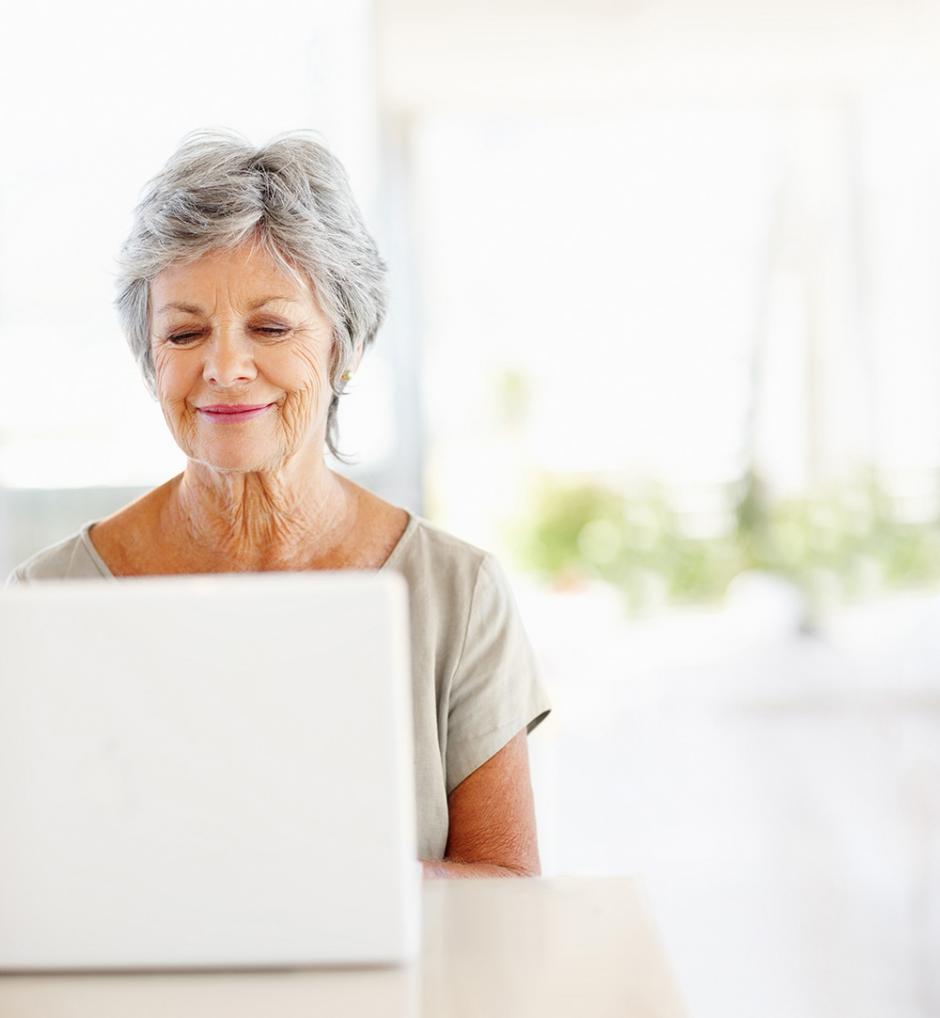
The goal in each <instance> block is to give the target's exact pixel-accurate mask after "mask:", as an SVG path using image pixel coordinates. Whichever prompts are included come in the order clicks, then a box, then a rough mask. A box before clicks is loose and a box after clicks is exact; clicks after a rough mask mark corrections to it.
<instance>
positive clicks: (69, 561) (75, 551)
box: [7, 521, 108, 584]
mask: <svg viewBox="0 0 940 1018" xmlns="http://www.w3.org/2000/svg"><path fill="white" fill-rule="evenodd" d="M93 525H94V521H92V522H90V523H86V524H85V525H84V526H83V527H82V528H81V529H80V530H78V531H76V533H74V534H70V535H69V536H68V537H64V538H63V539H62V540H61V541H57V542H56V543H55V544H50V545H48V546H47V547H45V548H41V549H40V550H39V551H37V552H36V553H35V554H33V555H31V556H30V557H29V558H28V559H26V560H25V561H23V562H21V563H20V564H19V565H18V566H17V567H16V568H15V569H14V570H13V572H12V573H11V574H10V576H9V577H8V578H7V583H8V584H14V583H31V582H32V581H34V580H65V579H69V580H76V579H100V578H104V577H107V575H108V571H107V567H106V566H104V563H103V562H101V561H100V560H99V558H98V556H97V555H96V554H95V551H94V547H93V545H92V544H91V541H90V540H89V537H88V531H89V529H90V528H91V527H92V526H93Z"/></svg>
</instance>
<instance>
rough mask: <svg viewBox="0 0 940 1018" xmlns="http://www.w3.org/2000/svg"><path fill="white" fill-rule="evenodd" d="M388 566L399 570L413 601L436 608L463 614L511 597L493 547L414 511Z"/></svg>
mask: <svg viewBox="0 0 940 1018" xmlns="http://www.w3.org/2000/svg"><path fill="white" fill-rule="evenodd" d="M386 566H388V567H389V568H392V569H395V570H397V571H398V572H400V573H402V575H403V576H404V577H405V579H406V580H407V581H408V586H409V589H410V592H411V597H412V602H413V603H415V604H416V606H418V607H419V608H421V607H423V608H424V609H425V610H428V609H430V610H432V611H434V612H435V613H441V612H443V613H444V614H446V615H448V616H456V617H457V618H460V617H465V616H466V615H467V613H468V612H469V611H470V610H471V607H474V608H475V610H483V611H484V612H486V611H489V610H490V609H491V608H492V607H493V602H504V601H511V600H512V597H513V595H512V593H511V587H510V581H509V578H508V576H507V574H506V572H505V571H504V569H503V567H502V565H501V563H500V561H499V559H498V558H497V556H496V555H495V554H493V552H491V551H487V550H486V549H485V548H481V547H479V546H477V545H476V544H473V543H472V542H470V541H468V540H465V539H463V538H461V537H458V536H457V535H456V534H453V533H451V532H450V531H448V530H445V529H443V528H442V527H440V526H437V525H436V524H434V523H431V522H430V521H429V520H427V519H425V518H424V517H421V516H412V520H411V522H410V523H409V526H408V528H407V529H406V531H405V534H404V536H403V538H402V540H401V541H400V542H399V545H398V546H397V547H396V549H395V552H394V553H393V554H392V556H391V558H390V559H389V561H388V562H387V563H386Z"/></svg>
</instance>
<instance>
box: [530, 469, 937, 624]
mask: <svg viewBox="0 0 940 1018" xmlns="http://www.w3.org/2000/svg"><path fill="white" fill-rule="evenodd" d="M718 496H719V499H718V500H719V502H723V504H724V505H725V506H726V507H727V512H726V513H725V516H724V519H725V521H726V522H725V525H724V526H722V525H720V523H719V525H718V526H717V528H716V527H715V526H714V525H713V526H712V530H713V531H716V530H717V532H715V533H712V534H711V535H710V536H696V534H695V530H696V526H695V518H694V517H695V513H690V512H689V511H688V509H687V508H686V509H685V510H684V511H683V512H680V511H678V510H677V508H676V505H675V500H674V499H671V498H670V496H669V493H668V492H667V491H666V490H665V489H664V488H663V487H661V486H656V485H648V486H646V487H645V488H643V489H638V490H634V491H632V492H621V491H618V490H616V489H615V488H614V487H612V486H609V485H604V484H600V483H581V484H571V483H570V482H569V483H565V482H563V481H555V480H552V479H550V478H542V479H541V481H540V482H539V484H538V487H537V490H536V491H535V493H534V496H533V500H532V502H531V504H530V505H531V508H530V513H529V514H528V518H527V520H526V522H525V525H524V526H521V525H520V526H519V527H517V528H516V530H515V532H514V534H513V535H512V536H511V542H512V545H513V548H514V550H515V552H516V554H517V557H518V560H519V563H520V565H521V566H523V567H524V568H528V569H530V570H533V571H535V572H536V573H538V574H539V575H541V576H543V577H544V578H546V579H547V580H549V581H550V582H551V583H552V584H553V585H555V586H556V587H570V586H579V585H581V584H583V583H584V582H585V581H587V580H598V579H599V580H602V581H604V582H606V583H609V584H611V585H613V586H614V587H616V588H617V589H618V590H620V591H621V592H622V593H623V595H624V597H625V598H626V601H627V605H628V607H629V608H630V609H631V610H632V611H633V612H634V613H638V612H642V611H645V610H649V609H650V608H652V607H655V606H656V605H657V604H661V603H664V602H667V601H668V602H674V603H675V602H679V603H682V602H685V603H689V602H700V603H701V602H709V601H715V600H718V599H720V598H721V597H722V596H723V595H724V593H725V591H726V590H727V587H728V584H729V583H730V582H731V580H732V579H733V578H734V577H735V576H737V575H738V574H739V573H742V572H744V571H746V570H761V571H765V572H770V573H774V574H777V575H779V576H783V577H785V578H787V579H788V580H790V581H791V582H792V583H794V584H795V585H796V586H797V587H798V588H800V589H801V590H802V591H803V592H804V593H805V595H806V597H807V600H808V603H809V604H810V605H811V606H812V604H813V603H814V602H816V601H818V600H819V598H820V597H822V596H825V597H828V598H830V599H831V598H832V597H836V598H838V599H843V600H851V599H857V598H859V597H862V596H864V595H866V594H868V593H871V592H872V591H874V590H878V589H883V588H885V587H902V586H913V585H921V584H933V583H936V582H937V581H938V580H940V527H938V526H937V525H936V524H935V523H924V522H918V523H910V522H905V521H904V520H903V519H901V518H899V517H898V514H897V513H896V512H895V511H894V510H893V503H892V500H891V499H890V497H889V496H888V495H887V494H886V493H885V492H884V491H883V490H882V489H881V488H880V487H879V486H878V484H877V483H876V482H875V481H874V480H873V479H871V478H863V479H861V480H860V481H859V482H858V483H856V484H852V485H846V486H844V487H842V488H838V489H833V490H830V491H826V492H821V493H819V494H817V495H816V496H814V497H812V498H808V497H807V498H802V499H792V500H785V501H784V500H781V501H777V502H774V503H770V502H769V501H768V500H767V498H766V497H765V496H764V494H763V493H762V489H761V485H760V483H759V481H758V480H757V479H756V478H754V477H751V478H748V479H747V480H746V481H745V482H744V483H742V484H738V485H729V486H728V487H727V488H726V489H725V490H723V491H722V492H719V493H718ZM712 501H714V500H712ZM712 516H714V513H712ZM720 516H721V514H719V517H720ZM698 529H699V530H701V527H699V528H698Z"/></svg>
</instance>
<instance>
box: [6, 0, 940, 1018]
mask: <svg viewBox="0 0 940 1018" xmlns="http://www.w3.org/2000/svg"><path fill="white" fill-rule="evenodd" d="M116 10H117V9H116ZM264 10H265V15H264V27H263V31H260V32H259V30H258V27H257V8H256V6H255V5H251V4H247V3H243V2H241V0H236V2H234V3H232V4H230V5H229V6H228V8H227V13H226V14H225V16H224V17H220V15H219V13H218V11H216V10H213V9H209V8H205V9H203V8H201V7H200V6H198V5H196V6H194V5H191V4H182V3H180V2H179V0H167V2H166V3H164V4H162V5H161V6H160V8H159V11H157V12H155V11H153V9H151V10H150V11H149V13H148V14H147V15H146V17H145V16H144V13H143V12H142V11H141V12H138V13H136V14H134V15H133V16H131V15H129V14H126V11H125V8H121V9H120V16H115V17H112V16H107V17H102V18H101V20H100V22H98V23H97V24H96V28H95V30H94V31H87V30H86V19H87V17H88V12H87V11H86V10H85V8H84V7H82V6H75V7H73V8H68V9H66V8H63V9H62V10H61V11H60V12H59V13H58V15H57V18H56V22H55V24H54V25H50V24H48V23H47V22H48V15H47V14H46V13H45V12H44V10H43V9H42V8H40V7H35V8H31V9H24V10H22V11H21V12H20V15H19V17H20V21H21V25H20V29H19V34H20V35H22V37H23V38H25V39H29V40H33V39H37V38H40V37H41V39H42V53H43V56H44V61H43V62H38V61H37V60H36V53H37V52H38V50H37V49H36V47H35V46H34V45H33V43H32V42H30V43H29V44H28V45H26V46H22V47H20V46H16V45H14V44H13V40H12V37H8V38H7V39H6V41H5V43H4V44H3V49H4V58H3V60H2V61H0V83H2V88H3V93H4V95H5V96H6V97H7V102H6V104H5V109H4V117H3V131H2V134H0V146H2V160H0V352H2V363H3V371H2V372H0V567H2V572H3V575H6V573H8V572H9V570H10V569H12V568H13V566H14V565H15V564H16V563H17V562H20V561H22V560H23V559H24V558H25V557H26V556H28V555H29V554H31V553H32V552H34V551H35V550H37V549H39V548H41V547H43V546H45V545H47V544H49V543H51V542H52V541H55V540H56V539H58V538H59V537H61V536H62V535H64V534H66V533H69V532H71V531H73V530H75V529H76V528H77V527H79V526H80V525H81V524H82V523H84V522H86V521H88V520H91V519H97V518H99V517H101V516H103V515H105V514H107V513H109V512H110V511H112V510H113V509H114V508H116V507H117V506H119V505H122V504H124V503H125V502H127V501H128V500H129V498H131V497H132V496H134V495H135V494H137V493H139V492H140V491H142V490H144V489H146V488H149V487H152V486H154V485H156V484H159V483H161V482H162V481H164V480H166V479H167V478H169V477H171V476H172V475H174V474H176V473H178V472H179V470H180V469H181V466H182V462H181V454H180V452H179V450H178V449H177V447H176V446H175V445H174V444H173V441H172V439H171V437H170V435H169V434H168V433H167V431H166V428H165V427H164V423H163V420H162V418H161V416H160V411H159V408H158V406H157V405H156V403H155V402H154V401H153V400H152V399H151V398H150V397H149V396H148V395H147V393H146V392H145V390H144V387H143V385H142V383H141V380H140V378H139V373H138V370H137V367H136V365H135V364H134V363H133V361H132V359H131V356H130V355H129V353H128V351H127V349H126V346H125V344H124V341H123V339H122V337H121V335H120V333H119V330H118V326H117V323H116V320H115V316H114V311H113V308H112V300H113V277H114V256H115V252H116V248H117V245H118V244H119V242H120V240H121V239H122V237H123V236H124V233H125V232H126V229H127V223H128V216H129V213H130V209H131V208H132V207H133V204H134V202H135V200H136V198H137V193H138V190H139V188H140V185H141V182H142V181H144V180H146V179H147V178H148V177H150V176H151V175H152V174H153V173H154V172H156V170H157V169H158V168H159V166H160V164H161V163H162V161H163V159H164V158H165V156H166V154H167V153H168V152H169V151H170V150H171V149H172V148H173V146H174V145H175V144H176V143H177V142H178V141H179V139H180V137H181V136H182V135H183V134H184V133H185V132H186V131H187V130H190V129H192V128H194V127H201V126H219V127H231V128H234V129H236V130H238V131H240V132H242V133H243V134H244V135H246V136H247V137H248V138H249V139H251V140H253V141H256V142H259V143H260V142H263V141H266V140H267V139H269V138H270V137H272V136H273V135H275V134H277V133H278V132H281V131H287V130H291V129H293V128H297V127H305V128H314V129H316V130H317V131H318V132H319V133H320V134H321V135H322V137H323V138H324V140H325V141H326V143H327V144H328V145H329V146H330V147H331V148H332V149H333V151H335V152H336V153H337V155H338V156H339V157H340V158H341V159H342V161H343V162H344V164H345V166H346V168H347V170H348V172H349V175H350V179H351V181H352V185H353V189H354V191H355V193H356V194H357V196H358V198H359V200H360V201H361V203H362V206H363V211H364V214H365V218H366V221H367V223H368V224H369V225H370V228H371V229H372V231H373V233H374V235H375V237H376V240H377V243H378V246H379V249H380V251H381V252H382V254H383V257H384V258H385V259H386V261H387V262H388V264H389V266H390V270H391V277H390V278H391V295H392V304H391V311H390V315H389V318H388V321H387V323H386V324H385V326H384V327H383V329H382V331H381V333H380V335H379V337H378V339H377V341H376V343H375V347H374V349H372V350H370V351H369V353H368V354H367V356H366V358H365V360H364V362H363V367H362V369H361V371H360V372H359V373H358V375H357V377H356V381H355V386H354V389H353V391H352V393H351V395H350V396H349V397H347V399H346V401H345V402H344V404H343V407H342V411H341V416H340V444H341V447H342V450H343V452H344V453H345V454H346V456H347V457H348V459H349V461H350V462H349V463H348V464H345V463H337V464H335V466H336V469H337V470H340V471H344V472H347V473H348V474H349V476H351V477H353V478H356V479H359V480H361V481H362V483H368V484H369V485H370V486H371V487H372V488H373V489H374V490H376V491H377V492H379V493H380V494H382V495H383V497H385V498H387V499H389V500H391V501H394V502H396V503H398V504H400V505H403V506H405V507H407V508H408V509H410V510H411V511H413V512H415V513H419V514H421V515H423V516H425V517H426V518H427V519H429V520H431V521H432V522H434V523H437V524H439V525H440V526H442V527H446V528H447V529H449V530H451V531H452V532H454V533H459V534H460V535H462V536H463V537H464V538H465V539H467V540H469V541H472V542H473V543H475V544H477V545H479V546H481V547H484V548H487V549H491V550H493V551H494V552H495V553H497V554H498V555H499V557H500V559H501V561H503V562H504V563H505V564H506V568H507V571H508V572H509V574H510V576H511V579H512V583H513V589H514V591H515V594H516V597H517V600H518V603H519V607H520V610H521V613H522V616H523V618H524V620H525V624H526V628H527V630H528V633H529V636H530V638H531V641H532V644H533V646H534V648H535V651H536V655H537V657H538V661H539V665H540V667H541V670H542V673H543V675H544V678H545V681H546V683H547V685H548V688H549V690H550V693H551V696H552V700H553V704H554V711H553V714H552V716H551V718H550V719H549V720H548V721H547V722H546V724H545V725H544V726H543V727H542V728H541V729H540V730H539V731H538V732H536V733H534V734H533V736H532V738H531V739H530V745H529V752H530V756H531V760H532V768H533V784H534V788H535V795H536V805H537V816H538V825H539V839H540V847H541V855H542V867H543V872H544V873H545V875H547V876H552V875H558V874H586V875H587V874H590V875H602V874H621V873H629V874H636V875H638V876H639V877H640V878H641V879H642V882H643V886H644V887H645V889H646V893H647V894H648V896H649V900H650V901H651V902H652V906H653V913H654V915H655V916H656V920H657V924H658V927H659V931H660V934H661V936H662V938H663V941H664V943H665V944H666V947H667V949H668V954H669V958H670V960H671V963H672V965H673V967H674V970H675V974H676V980H677V983H678V985H679V987H680V989H681V992H682V995H683V998H684V1000H685V1001H686V1004H687V1006H688V1010H689V1013H690V1014H691V1015H695V1016H698V1018H752V1016H754V1015H760V1016H762V1018H795V1016H800V1018H803V1016H807V1018H809V1016H813V1018H816V1016H819V1018H823V1016H835V1015H839V1016H848V1015H851V1016H852V1018H882V1016H885V1015H891V1016H892V1018H927V1016H930V1015H938V1014H940V965H938V963H937V961H938V959H940V678H938V676H940V635H938V634H940V587H938V581H940V529H938V523H940V400H938V398H937V392H938V388H940V353H938V351H940V344H938V333H937V329H938V324H940V287H938V286H937V284H936V278H937V277H938V274H940V187H938V181H940V126H938V125H940V70H938V68H940V61H938V57H940V5H938V4H936V3H933V2H929V0H925V2H903V3H902V2H898V0H866V2H863V3H860V2H856V3H847V2H845V0H814V2H812V3H810V2H808V0H790V2H787V3H783V2H778V0H759V2H747V3H745V2H743V0H706V2H693V0H619V2H618V0H581V2H579V3H574V2H573V0H539V2H535V0H504V2H502V3H501V4H499V5H481V4H478V3H476V4H475V3H469V2H466V0H448V2H446V3H431V2H429V0H373V2H369V0H348V2H346V3H343V4H334V3H326V2H325V0H310V2H307V3H304V4H299V3H294V2H292V0H269V2H268V3H267V4H265V5H264ZM181 24H183V25H185V29H184V30H181V28H180V25H181ZM79 35H81V39H82V42H81V45H76V44H75V39H76V38H77V37H78V36H79ZM36 45H38V44H36ZM49 66H54V67H55V74H54V75H52V76H51V75H49V73H48V70H47V68H48V67H49ZM128 85H132V86H133V87H132V88H130V87H127V86H128ZM14 97H18V98H14Z"/></svg>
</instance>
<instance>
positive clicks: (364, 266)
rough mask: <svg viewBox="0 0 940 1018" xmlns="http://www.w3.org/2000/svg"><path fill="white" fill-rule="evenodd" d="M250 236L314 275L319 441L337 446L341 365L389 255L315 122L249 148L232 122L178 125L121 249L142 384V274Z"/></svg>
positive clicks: (379, 288)
mask: <svg viewBox="0 0 940 1018" xmlns="http://www.w3.org/2000/svg"><path fill="white" fill-rule="evenodd" d="M249 237H254V238H256V239H257V240H258V241H259V242H260V244H261V245H262V246H263V247H264V249H265V250H266V251H267V252H268V253H269V254H270V255H271V256H272V257H273V258H274V259H275V261H276V262H277V263H278V265H279V266H280V267H281V268H282V269H283V270H284V271H285V272H287V273H288V274H290V275H291V276H292V277H293V278H294V279H297V280H301V279H302V278H303V277H304V276H306V277H307V279H306V281H308V282H310V283H312V284H313V288H314V291H315V293H316V296H317V299H318V300H319V302H320V306H321V307H322V308H323V311H324V313H325V314H326V315H327V317H328V318H329V320H330V323H331V325H332V327H333V339H334V351H335V356H334V358H333V363H332V364H331V368H330V387H331V389H332V396H331V398H330V406H329V411H328V413H327V433H326V435H327V437H326V441H327V447H328V448H329V450H330V452H331V453H333V455H334V456H336V457H337V458H339V459H342V458H343V457H342V456H341V454H340V453H339V452H338V450H337V448H336V428H337V424H336V412H337V409H338V406H339V397H340V396H341V395H342V393H343V381H342V374H343V372H344V371H345V370H346V369H347V367H348V365H349V363H350V362H351V360H352V358H353V356H354V354H355V351H356V350H357V348H359V347H362V348H363V349H364V348H365V347H366V346H368V345H369V344H370V343H371V342H372V341H373V339H374V338H375V334H376V332H377V331H378V328H379V326H380V325H381V324H382V321H383V319H384V318H385V313H386V310H387V307H388V294H387V290H386V272H387V269H386V265H385V262H384V261H383V260H382V259H381V257H380V256H379V253H378V251H377V249H376V246H375V242H374V240H373V239H372V237H371V235H370V234H369V232H368V231H367V230H366V228H365V225H364V224H363V221H362V215H361V213H360V211H359V208H358V207H357V205H356V202H355V201H354V199H353V197H352V194H351V192H350V189H349V181H348V178H347V176H346V171H345V170H344V169H343V167H342V165H341V163H340V162H339V160H338V159H336V157H335V156H333V155H332V154H331V153H330V152H328V151H327V149H326V148H324V146H323V145H322V144H321V143H320V142H319V141H317V140H316V138H315V136H314V135H313V132H309V131H292V132H290V133H288V134H283V135H279V136H278V137H276V138H275V139H274V140H273V141H271V142H270V143H269V144H267V145H264V146H262V147H261V148H256V147H255V146H253V145H251V144H250V143H249V142H248V141H247V140H246V139H245V138H243V137H242V136H241V135H238V134H236V133H235V132H232V131H217V130H201V131H193V132H191V133H190V134H187V135H186V136H185V137H184V138H183V140H182V142H181V144H180V146H179V148H178V149H177V150H176V151H175V152H174V153H173V155H172V156H171V157H170V158H169V160H168V161H167V163H166V165H165V166H164V167H163V169H162V170H161V171H160V172H159V173H158V174H157V175H156V176H155V177H154V178H153V179H152V180H150V181H149V182H148V183H147V184H146V185H145V187H144V191H143V194H142V197H141V199H140V202H139V203H138V205H137V207H136V208H135V210H134V221H133V226H132V228H131V232H130V235H129V236H128V238H127V240H126V241H125V242H124V244H123V246H122V247H121V252H120V256H119V267H118V276H117V290H118V296H117V298H116V299H115V302H114V303H115V307H116V308H117V311H118V316H119V318H120V321H121V326H122V328H123V330H124V333H125V335H126V337H127V341H128V343H129V344H130V348H131V351H132V353H133V354H134V357H135V358H136V359H137V362H138V363H139V365H140V367H141V370H142V371H143V374H144V379H145V380H146V382H147V386H148V388H149V389H150V391H151V392H152V393H154V394H156V376H155V372H154V366H153V358H152V356H151V350H150V282H151V280H152V279H153V278H154V277H155V276H156V275H157V274H158V273H160V272H161V271H162V270H163V269H165V268H167V267H168V266H169V265H172V264H174V263H180V262H183V263H185V262H187V261H193V260H195V259H196V258H199V257H200V256H201V255H203V254H205V253H206V252H207V251H210V250H212V249H215V248H225V247H235V246H237V245H238V244H239V243H241V242H242V241H243V240H246V239H248V238H249Z"/></svg>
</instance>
